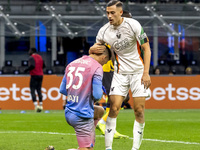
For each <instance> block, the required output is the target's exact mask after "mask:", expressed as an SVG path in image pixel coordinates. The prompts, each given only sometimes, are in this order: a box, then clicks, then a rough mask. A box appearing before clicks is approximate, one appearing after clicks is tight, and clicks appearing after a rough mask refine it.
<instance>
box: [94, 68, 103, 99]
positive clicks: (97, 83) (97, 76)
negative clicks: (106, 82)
mask: <svg viewBox="0 0 200 150" xmlns="http://www.w3.org/2000/svg"><path fill="white" fill-rule="evenodd" d="M102 79H103V69H102V68H98V69H97V70H96V72H95V73H94V76H93V80H92V89H93V90H92V95H93V97H94V99H95V101H98V100H100V99H101V97H102V95H103V91H102Z"/></svg>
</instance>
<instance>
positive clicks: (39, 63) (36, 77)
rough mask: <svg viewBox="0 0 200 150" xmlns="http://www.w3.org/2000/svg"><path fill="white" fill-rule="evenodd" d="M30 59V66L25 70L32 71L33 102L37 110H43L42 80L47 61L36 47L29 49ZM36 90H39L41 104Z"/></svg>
mask: <svg viewBox="0 0 200 150" xmlns="http://www.w3.org/2000/svg"><path fill="white" fill-rule="evenodd" d="M28 53H29V55H30V57H29V60H28V66H29V67H28V68H27V69H26V70H25V71H24V72H27V71H30V76H31V80H30V90H31V97H32V101H33V104H34V106H35V110H36V111H37V112H41V111H42V110H43V106H42V105H43V102H42V92H41V88H42V80H43V69H44V68H45V63H44V61H43V59H42V57H41V56H40V55H39V54H37V53H36V48H31V49H30V50H29V52H28ZM35 91H37V94H38V97H39V105H38V103H37V99H36V95H35Z"/></svg>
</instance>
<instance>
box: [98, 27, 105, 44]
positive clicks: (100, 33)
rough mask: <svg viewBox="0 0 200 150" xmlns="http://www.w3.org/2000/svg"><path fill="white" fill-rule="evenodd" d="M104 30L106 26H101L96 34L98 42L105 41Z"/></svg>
mask: <svg viewBox="0 0 200 150" xmlns="http://www.w3.org/2000/svg"><path fill="white" fill-rule="evenodd" d="M103 32H104V28H101V29H100V30H99V32H98V34H97V36H96V43H104V41H103Z"/></svg>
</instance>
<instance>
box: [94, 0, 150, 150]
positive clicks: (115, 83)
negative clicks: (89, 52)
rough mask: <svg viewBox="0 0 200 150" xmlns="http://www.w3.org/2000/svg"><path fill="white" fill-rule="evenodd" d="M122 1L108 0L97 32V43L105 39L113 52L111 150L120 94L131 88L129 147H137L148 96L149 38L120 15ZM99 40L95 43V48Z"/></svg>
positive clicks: (108, 138) (108, 142)
mask: <svg viewBox="0 0 200 150" xmlns="http://www.w3.org/2000/svg"><path fill="white" fill-rule="evenodd" d="M122 7H123V3H122V2H120V1H118V0H111V1H109V2H108V3H107V6H106V12H107V17H108V20H109V22H108V23H107V24H105V25H104V26H103V27H102V28H101V29H100V30H99V32H98V35H97V37H96V41H97V43H108V44H109V45H111V50H113V51H114V52H115V57H116V59H115V62H114V75H113V80H112V84H111V90H110V93H109V94H110V112H109V115H108V118H107V121H106V131H105V146H106V150H112V143H113V136H114V133H115V130H116V118H117V115H118V113H119V110H120V107H121V104H122V102H123V100H124V97H125V96H126V95H127V93H128V91H129V88H130V89H131V92H132V96H133V100H134V114H135V122H134V127H133V147H132V150H138V149H139V148H140V145H141V142H142V138H143V131H144V126H145V119H144V109H145V98H146V97H148V96H149V94H150V93H149V89H148V88H149V86H150V85H151V80H150V76H149V67H150V58H151V51H150V46H149V40H148V37H147V35H146V33H144V30H143V28H142V26H141V25H140V23H139V22H138V21H136V20H135V19H132V18H123V17H121V16H122V14H123V9H122ZM98 47H99V44H95V48H96V49H100V50H101V49H102V48H98Z"/></svg>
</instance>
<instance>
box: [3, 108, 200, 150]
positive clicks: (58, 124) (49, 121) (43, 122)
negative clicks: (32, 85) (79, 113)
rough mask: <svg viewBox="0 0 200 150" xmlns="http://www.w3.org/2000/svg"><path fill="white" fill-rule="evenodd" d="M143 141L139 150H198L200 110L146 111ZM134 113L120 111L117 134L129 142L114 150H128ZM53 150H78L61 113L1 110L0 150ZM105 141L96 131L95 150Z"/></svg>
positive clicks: (116, 145) (116, 142)
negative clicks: (47, 148)
mask: <svg viewBox="0 0 200 150" xmlns="http://www.w3.org/2000/svg"><path fill="white" fill-rule="evenodd" d="M145 119H146V126H145V131H144V140H143V142H142V145H141V148H140V150H200V110H197V109H196V110H191V109H189V110H186V109H184V110H150V109H149V110H146V111H145ZM133 121H134V115H133V110H121V111H120V114H119V116H118V119H117V131H118V132H120V133H122V134H126V135H128V136H130V139H114V142H113V150H131V147H132V137H133V136H132V128H133ZM48 145H53V146H54V147H55V149H56V150H67V149H69V148H77V147H78V145H77V141H76V136H75V133H74V130H73V128H72V127H70V126H69V125H68V124H67V123H66V122H65V118H64V111H63V110H54V111H53V110H52V111H50V112H49V113H44V111H43V112H41V113H36V112H34V111H31V110H29V111H26V113H20V110H1V113H0V150H44V149H45V147H47V146H48ZM104 149H105V148H104V137H103V136H102V135H101V134H100V132H99V131H98V130H96V145H95V148H94V150H104Z"/></svg>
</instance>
